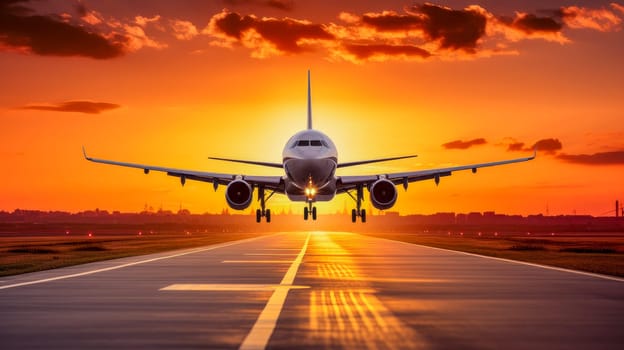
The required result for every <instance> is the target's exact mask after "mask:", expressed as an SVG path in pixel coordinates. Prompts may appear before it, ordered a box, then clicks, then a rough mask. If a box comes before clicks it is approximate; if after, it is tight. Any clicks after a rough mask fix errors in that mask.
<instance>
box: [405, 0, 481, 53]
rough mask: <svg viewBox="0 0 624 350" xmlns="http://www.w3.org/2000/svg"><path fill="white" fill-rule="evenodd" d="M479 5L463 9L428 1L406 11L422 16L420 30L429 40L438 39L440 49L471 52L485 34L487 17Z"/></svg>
mask: <svg viewBox="0 0 624 350" xmlns="http://www.w3.org/2000/svg"><path fill="white" fill-rule="evenodd" d="M482 12H484V10H483V11H482V8H481V7H478V6H472V7H468V8H466V9H463V10H452V9H450V8H448V7H443V6H437V5H433V4H429V3H425V4H424V5H420V6H415V7H412V8H411V9H409V10H408V13H412V14H413V15H416V16H419V17H421V18H423V22H424V23H423V26H422V30H423V32H424V33H425V35H426V37H427V38H428V39H429V40H434V41H435V40H439V41H440V48H442V49H455V50H457V49H463V50H467V51H470V52H473V51H474V50H475V48H476V46H477V41H478V40H479V39H480V38H481V37H482V36H483V35H484V34H485V25H486V21H487V18H486V16H485V14H484V13H482Z"/></svg>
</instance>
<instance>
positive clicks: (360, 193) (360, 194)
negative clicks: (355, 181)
mask: <svg viewBox="0 0 624 350" xmlns="http://www.w3.org/2000/svg"><path fill="white" fill-rule="evenodd" d="M356 190H357V193H356V197H353V195H352V194H351V192H347V194H348V195H349V196H351V198H353V200H354V201H355V203H356V209H353V210H351V222H353V223H355V222H356V221H357V218H358V216H359V217H360V220H362V223H364V222H366V209H362V200H364V187H363V186H362V185H359V186H358V187H357V188H356Z"/></svg>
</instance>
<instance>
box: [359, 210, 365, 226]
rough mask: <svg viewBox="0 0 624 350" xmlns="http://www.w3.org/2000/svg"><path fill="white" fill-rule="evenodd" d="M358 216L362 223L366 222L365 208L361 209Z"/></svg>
mask: <svg viewBox="0 0 624 350" xmlns="http://www.w3.org/2000/svg"><path fill="white" fill-rule="evenodd" d="M360 217H361V218H362V222H363V223H364V222H366V209H362V212H361V214H360Z"/></svg>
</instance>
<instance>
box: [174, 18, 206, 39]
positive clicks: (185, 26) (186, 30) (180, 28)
mask: <svg viewBox="0 0 624 350" xmlns="http://www.w3.org/2000/svg"><path fill="white" fill-rule="evenodd" d="M169 23H170V25H171V29H172V30H173V35H174V36H175V37H176V39H178V40H191V39H193V38H194V37H196V36H197V35H199V31H197V27H195V25H194V24H193V23H191V22H189V21H183V20H179V19H174V20H171V21H170V22H169Z"/></svg>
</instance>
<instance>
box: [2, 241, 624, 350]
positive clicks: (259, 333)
mask: <svg viewBox="0 0 624 350" xmlns="http://www.w3.org/2000/svg"><path fill="white" fill-rule="evenodd" d="M623 324H624V279H619V278H615V277H613V278H609V277H606V276H596V275H591V274H585V273H575V272H572V271H567V270H560V269H552V268H546V267H540V266H534V265H530V264H523V263H518V262H510V261H503V260H499V259H494V258H486V257H480V256H475V255H470V254H465V253H459V252H452V251H447V250H441V249H436V248H429V247H423V246H418V245H413V244H407V243H401V242H395V241H390V240H384V239H379V238H373V237H367V236H362V235H357V234H353V233H338V232H310V233H279V234H274V235H269V236H262V237H258V238H252V239H248V240H243V241H236V242H228V243H224V244H218V245H214V246H207V247H203V248H196V249H189V250H184V251H174V252H167V253H160V254H153V255H147V256H140V257H132V258H124V259H117V260H110V261H105V262H98V263H91V264H85V265H80V266H74V267H68V268H62V269H56V270H50V271H44V272H37V273H30V274H23V275H18V276H12V277H4V278H0V348H2V349H32V348H38V349H97V348H101V349H111V348H115V349H136V348H149V349H156V348H185V349H186V348H203V349H205V348H217V349H237V348H241V349H262V348H269V349H325V348H327V349H624V327H623Z"/></svg>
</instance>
